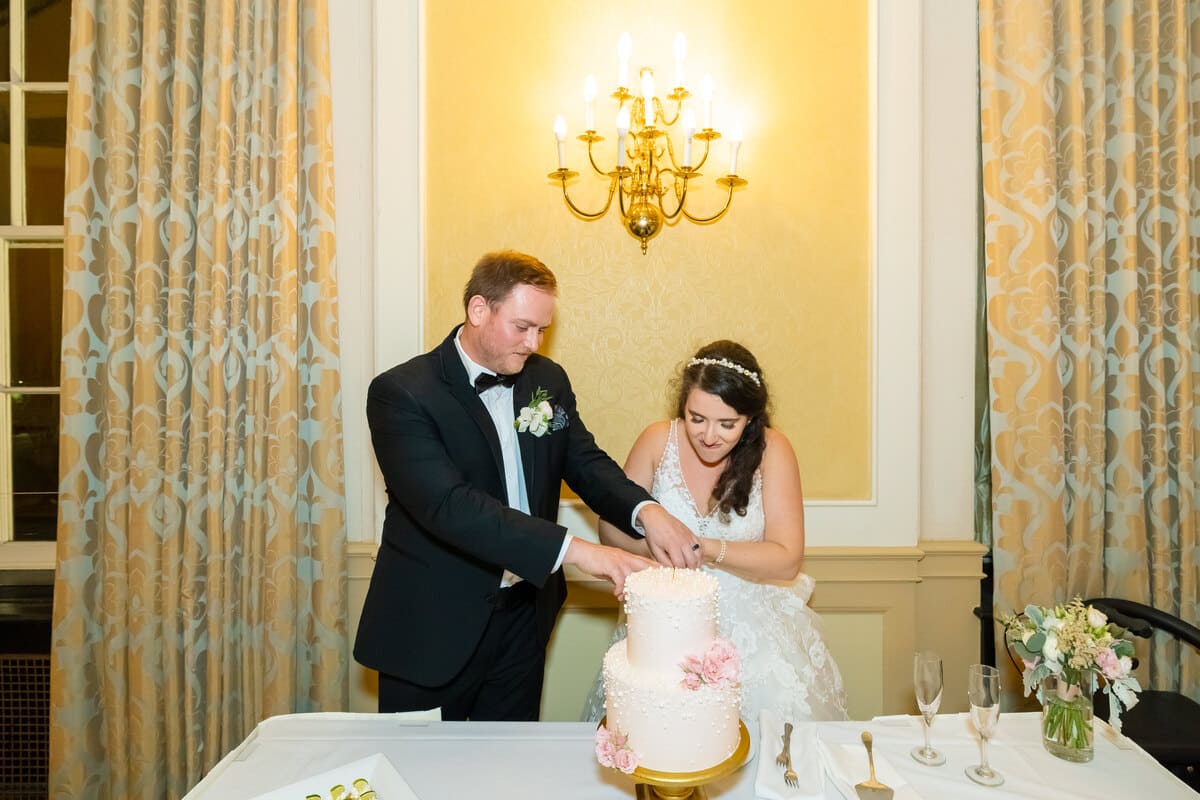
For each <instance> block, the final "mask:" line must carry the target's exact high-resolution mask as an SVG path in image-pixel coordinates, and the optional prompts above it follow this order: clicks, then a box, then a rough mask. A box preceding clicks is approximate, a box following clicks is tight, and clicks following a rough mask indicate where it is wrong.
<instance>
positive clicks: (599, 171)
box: [587, 142, 608, 176]
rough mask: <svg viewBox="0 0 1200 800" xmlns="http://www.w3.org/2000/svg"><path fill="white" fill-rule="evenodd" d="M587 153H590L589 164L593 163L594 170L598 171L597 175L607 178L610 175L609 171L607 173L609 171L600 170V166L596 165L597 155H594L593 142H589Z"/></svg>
mask: <svg viewBox="0 0 1200 800" xmlns="http://www.w3.org/2000/svg"><path fill="white" fill-rule="evenodd" d="M587 153H588V161H589V162H591V165H592V169H593V170H595V171H596V174H597V175H605V176H607V175H608V171H607V170H603V169H600V167H598V166H597V165H596V156H595V154H594V153H592V143H591V142H588V149H587Z"/></svg>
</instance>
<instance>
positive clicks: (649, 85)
mask: <svg viewBox="0 0 1200 800" xmlns="http://www.w3.org/2000/svg"><path fill="white" fill-rule="evenodd" d="M632 51H633V43H632V39H631V38H630V36H629V34H628V33H623V34H621V38H620V40H619V42H618V44H617V55H618V59H619V70H618V80H617V84H618V85H617V90H616V91H615V92H613V93H612V97H613V98H615V99H616V101H617V117H616V129H617V153H616V156H617V159H616V161H617V163H616V166H615V167H614V168H613V169H611V170H604V169H601V168H600V166H599V165H597V163H596V150H597V149H598V148H596V147H595V145H596V143H597V142H602V141H604V137H603V136H600V135H599V134H598V133H596V79H595V78H594V77H592V76H591V75H589V76H588V78H587V81H586V82H585V83H584V89H583V98H584V107H585V125H584V127H585V130H584V132H583V133H581V134H579V136H578V138H579V140H580V141H582V142H584V143H586V144H587V156H588V161H589V163H590V164H591V167H592V170H593V171H594V172H595V173H596V175H598V176H600V177H602V178H608V181H609V184H608V199H607V200H606V201H605V203H604V207H603V208H601V209H600V210H599V211H596V212H588V211H584V210H583V209H581V208H579V206H577V205H575V203H574V202H572V201H571V197H570V195H569V194H568V193H567V181H568V180H570V179H572V178H575V177H577V176H578V174H579V173H577V172H573V171H572V170H569V169H567V167H566V157H565V153H564V145H565V143H566V138H567V123H566V120H564V119H563V117H562V115H559V116H558V118H557V119H555V120H554V138H555V139H556V140H557V142H558V169H556V170H555V171H554V172H551V173H550V174H549V176H548V177H549V178H551V179H552V180H556V181H559V182H560V183H561V184H562V192H563V200H565V201H566V204H567V207H568V208H570V209H571V212H572V213H574V214H575V215H576V216H577V217H579V218H580V219H584V220H596V219H600V218H601V217H603V216H604V215H605V214H607V213H608V209H609V208H610V207H611V206H612V200H613V195H616V197H617V206H618V208H619V209H620V212H621V221H622V222H623V223H624V225H625V229H626V230H627V231H629V233H630V235H632V236H633V237H634V238H635V239H639V240H640V241H641V243H642V254H643V255H645V253H646V244H647V243H648V242H649V241H650V240H651V239H653V238H654V237H655V236H657V235H658V233H659V231H661V230H662V227H663V225H664V224H665V225H674V224H675V223H677V222H679V220H680V219H683V218H686V219H688V220H690V221H692V222H695V223H699V224H701V225H706V224H708V223H711V222H716V221H717V220H719V219H720V218H721V217H723V216H725V212H726V211H728V210H729V206H730V204H731V203H732V202H733V191H734V189H738V188H740V187H742V186H745V185H746V181H745V180H744V179H742V178H739V177H738V174H737V159H738V150H739V149H740V148H741V144H742V131H741V125H740V124H739V125H737V126H736V127H735V128H734V132H733V134H732V135H731V136H730V137H729V173H728V174H727V175H724V176H722V177H720V178H718V179H717V181H716V183H717V185H718V186H720V187H722V188H724V189H726V190H727V192H728V194H727V196H726V198H725V206H724V208H722V209H721V210H720V211H718V212H716V213H715V214H710V215H708V216H696V215H694V214H693V213H692V212H691V210H689V206H688V183H689V181H694V180H696V179H697V178H699V177H701V175H702V174H703V173H701V172H700V170H701V168H703V167H704V165H705V163H706V162H707V161H708V156H709V147H710V145H711V144H712V142H714V141H716V140H717V139H720V138H721V134H720V133H719V132H718V131H716V130H715V129H714V128H713V126H712V107H713V101H712V96H713V81H712V78H711V77H710V76H708V75H705V76H704V80H703V81H702V82H701V98H702V100H703V111H704V127H702V128H700V129H699V130H697V129H696V115H695V112H694V111H693V109H692V108H691V107H690V104H689V103H687V102H686V101H687V99H688V98H689V97H691V96H692V94H691V92H689V91H688V90H687V89H686V88H685V87H684V70H683V63H684V59H685V57H686V55H687V39H685V38H684V35H683V34H682V33H679V34H676V36H675V81H674V83H675V88H674V89H673V90H672V91H671V93H670V94H668V95H667V96H666V98H665V99H666V100H667V101H669V102H670V103H672V104H673V109H672V110H673V114H672V116H671V118H670V119H668V118H667V106H668V103H664V102H663V100H661V99H659V98H658V97H657V96H656V95H655V85H654V70H652V69H651V68H649V67H643V68H642V69H641V70H640V72H639V77H640V79H641V80H640V86H639V89H640V92H639V94H636V95H635V94H633V92H632V91H630V86H629V84H630V81H629V58H630V55H631V54H632ZM676 123H680V128H681V129H682V140H683V152H682V154H681V155H682V158H677V157H676V151H675V144H674V141H673V140H672V137H671V133H670V129H671V128H672V126H674V125H675V124H676ZM695 141H699V142H701V143H702V147H703V152H702V153H701V154H700V158H699V159H698V160H694V159H693V152H692V150H693V147H692V145H693V142H695ZM664 157H665V160H664ZM668 195H671V196H672V197H671V198H669V199H668V197H667V196H668Z"/></svg>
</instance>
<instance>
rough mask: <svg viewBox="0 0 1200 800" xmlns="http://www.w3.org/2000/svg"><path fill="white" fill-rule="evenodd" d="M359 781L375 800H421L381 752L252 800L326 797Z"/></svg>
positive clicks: (295, 799) (297, 799) (294, 799)
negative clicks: (335, 790)
mask: <svg viewBox="0 0 1200 800" xmlns="http://www.w3.org/2000/svg"><path fill="white" fill-rule="evenodd" d="M359 778H366V779H367V782H368V783H370V784H371V788H372V789H374V790H375V796H376V797H377V798H378V800H420V798H418V797H417V795H416V794H415V793H414V792H413V790H412V788H411V787H410V786H409V785H408V784H407V783H406V782H405V780H404V778H401V777H400V773H399V772H396V768H395V767H393V766H392V762H390V761H388V760H387V759H386V758H385V757H384V755H383V754H382V753H376V754H375V755H373V756H367V757H366V758H360V759H359V760H358V761H351V762H350V763H349V764H343V765H342V766H340V767H335V768H334V769H331V770H327V771H325V772H322V773H321V774H320V775H313V776H312V777H311V778H305V779H303V780H299V781H296V782H295V783H289V784H288V785H287V786H284V787H282V788H279V789H274V790H272V791H270V792H267V793H266V794H260V795H258V796H256V797H255V798H254V800H304V798H305V797H306V796H308V795H310V794H319V795H320V796H321V797H322V798H327V797H329V790H330V789H332V788H333V787H334V786H336V785H337V784H339V783H340V784H342V785H343V786H345V787H346V789H347V790H349V789H351V788H352V787H353V785H354V781H356V780H357V779H359Z"/></svg>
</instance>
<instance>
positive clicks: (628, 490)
mask: <svg viewBox="0 0 1200 800" xmlns="http://www.w3.org/2000/svg"><path fill="white" fill-rule="evenodd" d="M560 369H561V368H560ZM562 377H563V385H564V386H566V391H565V392H564V397H563V401H564V402H563V407H564V410H565V411H567V419H568V424H567V429H566V432H567V436H568V444H567V457H566V463H565V465H564V472H563V479H564V480H565V481H566V482H567V485H568V486H570V487H571V490H572V491H574V492H575V493H576V494H577V495H579V498H580V499H581V500H583V502H584V503H586V504H587V507H588V508H590V509H591V510H592V511H594V512H596V513H597V514H598V515H599V516H600V517H602V518H603V519H604V520H605V521H606V522H609V523H611V524H613V525H615V526H617V527H618V528H620V529H621V530H623V531H625V533H627V534H629V535H630V536H632V537H634V538H635V539H641V538H643V537H642V534H641V533H639V532H638V531H637V530H635V529H634V527H633V510H634V509H635V508H637V505H638V504H639V503H642V502H645V501H647V500H652V499H653V498H651V497H650V495H649V494H648V493H647V492H646V490H645V489H643V488H642V487H641V486H638V485H637V484H636V483H634V482H633V481H631V480H629V478H628V477H627V476H626V475H625V471H624V470H622V469H621V467H620V466H619V465H618V464H617V462H615V461H613V460H612V458H611V457H610V456H609V455H608V453H606V452H604V451H603V450H601V449H600V446H599V445H597V444H596V439H595V437H594V436H592V434H591V431H589V430H588V429H587V426H585V425H584V424H583V420H582V419H581V418H580V416H579V411H578V409H577V408H576V403H575V393H574V392H573V391H572V390H571V383H570V381H569V380H568V379H567V376H566V373H565V372H564V373H563V376H562Z"/></svg>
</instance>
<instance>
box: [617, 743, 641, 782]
mask: <svg viewBox="0 0 1200 800" xmlns="http://www.w3.org/2000/svg"><path fill="white" fill-rule="evenodd" d="M637 765H638V759H637V754H636V753H634V752H633V751H632V750H630V749H629V748H627V747H623V748H621V749H620V750H618V751H617V752H616V754H615V756H614V758H613V766H614V767H616V768H617V769H619V770H621V772H624V773H625V774H626V775H628V774H630V773H631V772H633V771H634V770H635V769H637Z"/></svg>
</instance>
